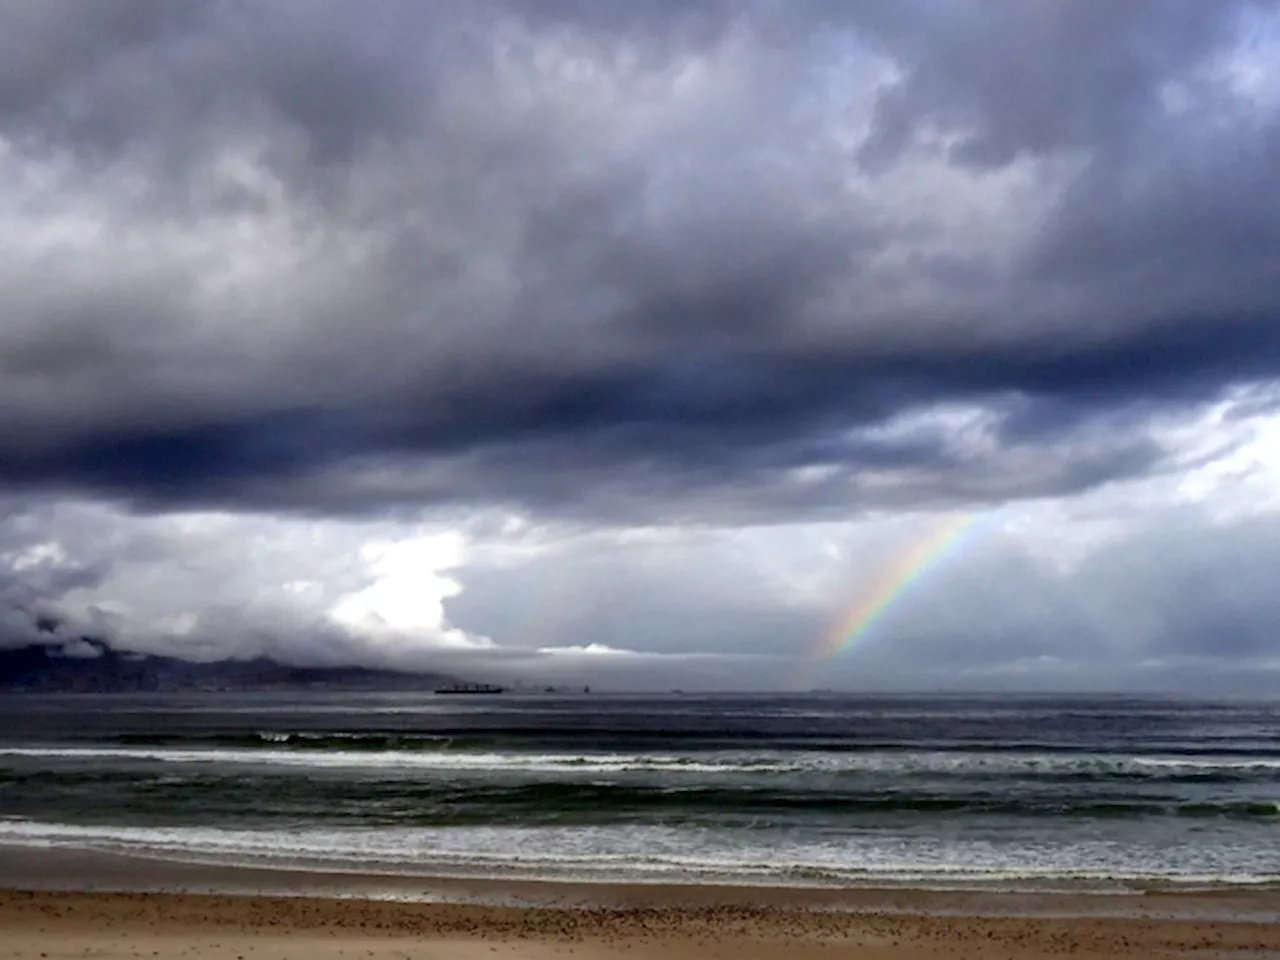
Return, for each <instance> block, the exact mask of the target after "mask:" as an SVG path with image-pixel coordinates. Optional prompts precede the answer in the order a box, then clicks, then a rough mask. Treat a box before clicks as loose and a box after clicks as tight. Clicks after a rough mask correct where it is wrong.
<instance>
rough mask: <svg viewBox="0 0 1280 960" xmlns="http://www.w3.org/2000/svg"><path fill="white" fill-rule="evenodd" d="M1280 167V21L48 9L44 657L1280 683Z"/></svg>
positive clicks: (10, 353)
mask: <svg viewBox="0 0 1280 960" xmlns="http://www.w3.org/2000/svg"><path fill="white" fill-rule="evenodd" d="M1278 170H1280V3H1276V2H1264V0H1219V2H1213V3H1208V2H1200V0H1134V2H1126V3H1099V2H1093V0H859V2H856V3H854V2H841V3H834V2H826V0H787V2H778V0H773V2H770V0H738V2H728V0H684V2H680V3H676V2H672V0H647V2H646V0H627V2H622V0H537V2H515V0H510V2H489V0H465V2H464V0H439V2H433V3H430V4H427V3H419V2H416V0H406V2H403V3H400V2H393V0H370V2H367V3H361V4H352V3H348V2H345V0H293V2H291V0H273V2H254V0H190V2H185V3H172V2H166V0H110V2H100V0H49V2H43V3H39V4H34V3H29V2H25V0H0V253H2V255H0V645H5V646H15V645H21V644H26V643H29V642H33V641H39V642H62V641H63V640H66V639H68V638H73V637H76V636H79V635H82V634H93V635H94V636H100V637H104V638H108V639H110V640H111V641H113V642H115V643H117V644H119V645H121V646H125V647H130V648H133V649H141V650H152V651H163V652H169V653H176V654H178V655H182V656H188V657H194V658H201V659H210V658H216V657H221V656H229V655H235V656H250V655H254V654H256V653H259V652H266V653H269V654H271V655H274V656H277V657H280V658H282V659H286V660H291V661H294V662H303V663H338V662H350V661H355V662H362V663H369V664H378V665H383V664H390V665H403V666H419V667H429V668H438V669H449V670H454V671H460V672H462V673H464V674H466V675H468V676H471V677H474V678H477V679H497V680H501V681H504V682H505V681H508V680H510V679H517V678H519V679H524V680H530V681H535V682H542V681H543V680H544V679H545V680H546V681H547V682H575V683H576V682H590V683H595V684H599V685H601V686H603V687H606V688H617V689H623V688H640V687H650V688H652V687H656V688H666V687H669V686H679V687H682V688H690V689H700V688H707V689H730V688H747V689H777V688H789V689H805V688H808V687H812V686H820V687H837V688H867V689H870V688H877V689H879V688H884V689H937V688H957V689H1052V690H1062V689H1071V690H1100V689H1106V690H1120V689H1131V690H1190V691H1203V692H1214V693H1219V692H1228V693H1230V692H1259V691H1260V692H1274V691H1275V690H1277V689H1280V630H1278V629H1277V625H1278V624H1280V590H1277V589H1276V586H1275V583H1276V581H1275V577H1276V572H1277V571H1280V185H1277V177H1276V171H1278ZM940 529H960V530H962V532H961V533H960V534H959V535H958V536H956V537H954V538H953V539H954V542H953V543H951V544H950V547H949V549H947V550H945V551H940V552H939V555H938V559H937V561H936V562H925V563H923V564H920V565H918V566H919V569H915V568H912V569H907V568H906V567H905V566H904V565H905V564H906V563H907V561H908V560H909V559H910V558H911V557H913V556H920V555H923V548H922V544H926V543H928V542H930V541H931V538H932V539H936V538H937V531H938V530H940ZM926 559H927V558H926ZM894 576H897V577H898V580H897V581H893V577H894ZM891 581H892V582H901V583H903V584H904V585H905V586H904V589H902V590H901V591H899V592H898V593H897V594H895V599H893V601H892V602H890V603H887V604H882V606H883V609H882V611H881V613H880V616H879V617H878V618H876V619H875V621H874V622H872V623H871V624H870V625H869V627H868V628H867V629H866V630H865V631H863V632H862V633H860V634H859V635H858V636H857V637H856V638H855V639H854V640H853V642H850V643H848V644H843V645H842V646H843V647H844V649H842V650H841V651H840V653H839V654H838V655H836V656H832V657H825V658H823V657H819V656H817V653H818V652H819V651H822V650H824V649H827V650H829V649H831V648H832V647H833V646H835V645H837V641H838V636H839V629H840V624H841V623H843V622H848V621H849V619H850V617H851V616H852V613H853V612H854V611H857V610H858V609H860V608H861V607H865V606H866V605H867V604H869V603H872V602H873V601H874V600H875V599H876V596H877V593H876V591H877V590H879V591H880V592H881V594H884V596H887V595H888V594H887V593H885V591H886V590H887V588H886V587H885V584H886V583H890V582H891ZM883 598H884V597H881V599H883ZM54 622H56V623H57V624H58V626H57V629H56V630H55V631H54V632H53V633H50V632H48V631H47V630H44V631H42V630H40V629H38V627H39V625H40V624H43V625H44V626H45V627H48V625H49V624H50V623H54Z"/></svg>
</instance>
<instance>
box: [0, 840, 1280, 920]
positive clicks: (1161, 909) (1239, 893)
mask: <svg viewBox="0 0 1280 960" xmlns="http://www.w3.org/2000/svg"><path fill="white" fill-rule="evenodd" d="M3 892H8V893H13V892H24V893H26V892H32V893H56V894H67V895H76V894H86V895H87V894H95V895H97V894H107V895H109V894H158V895H194V896H209V897H232V898H245V897H248V898H271V899H304V900H327V901H336V900H357V901H366V902H386V903H409V904H420V905H425V904H441V905H470V906H476V907H492V908H531V909H544V908H551V909H560V910H627V909H636V908H641V909H668V908H678V907H699V908H701V907H730V908H768V909H778V910H783V911H804V912H820V913H826V914H854V915H856V914H862V915H868V914H875V915H895V916H935V917H941V916H967V917H991V918H1002V917H1008V918H1018V917H1022V918H1114V919H1138V920H1168V921H1196V922H1199V921H1205V922H1209V921H1212V922H1218V921H1227V922H1259V923H1270V924H1275V925H1276V926H1277V927H1278V928H1280V889H1276V888H1274V887H1265V888H1249V887H1223V888H1219V889H1211V890H1202V889H1196V890H1182V891H1169V890H1155V889H1153V890H1146V891H1142V890H1132V891H1127V892H1117V891H1098V890H1091V889H1080V890H1074V891H1072V890H1067V891H1053V892H1045V891H1036V890H1018V889H945V888H931V887H927V886H880V887H877V886H846V887H832V886H765V885H746V884H720V883H693V882H678V881H677V882H670V883H653V882H612V881H576V880H560V879H545V880H544V879H515V878H500V877H455V876H435V875H430V874H426V873H424V874H414V875H409V874H384V873H376V872H371V871H369V872H361V871H337V870H324V871H321V870H312V869H291V868H285V867H265V866H257V865H253V866H242V865H230V864H207V863H193V862H186V861H179V860H169V859H153V858H150V857H142V856H135V855H130V854H119V853H109V852H103V851H96V850H81V849H72V848H42V847H26V846H21V845H11V844H0V893H3Z"/></svg>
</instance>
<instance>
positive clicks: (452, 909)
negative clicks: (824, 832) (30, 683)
mask: <svg viewBox="0 0 1280 960" xmlns="http://www.w3.org/2000/svg"><path fill="white" fill-rule="evenodd" d="M0 930H3V931H4V936H3V937H0V960H28V958H34V957H37V956H41V957H58V956H63V957H71V956H93V957H96V958H98V960H126V958H137V957H146V956H158V957H164V956H179V955H181V956H186V957H189V958H196V960H246V958H248V957H250V956H251V957H253V958H254V960H287V958H296V957H299V956H306V957H307V958H308V960H349V958H351V957H372V958H377V957H397V958H408V957H430V958H432V960H478V958H481V957H486V958H494V957H499V958H502V957H510V958H513V960H515V958H520V960H550V958H565V957H570V956H572V957H574V958H575V960H621V958H623V957H626V958H628V960H659V958H661V960H829V958H831V957H833V956H840V957H845V958H849V960H923V958H925V957H930V958H933V960H962V958H973V957H981V958H983V960H1048V958H1050V957H1057V956H1061V955H1062V954H1064V953H1070V954H1072V955H1074V956H1078V957H1092V958H1095V960H1111V958H1137V957H1143V958H1149V957H1193V956H1200V957H1213V958H1218V960H1221V958H1228V957H1234V958H1238V960H1246V958H1248V960H1256V958H1260V957H1275V956H1280V925H1278V924H1276V923H1267V922H1260V921H1257V920H1243V919H1234V920H1227V919H1219V920H1206V919H1186V918H1184V919H1157V918H1151V917H1111V916H1052V917H1033V916H997V917H989V916H984V915H981V914H972V913H947V914H933V913H906V914H895V913H890V912H874V911H872V912H860V913H840V912H835V913H833V912H823V911H817V910H813V909H805V908H797V907H788V906H783V905H769V904H754V905H748V904H739V905H733V904H727V905H714V904H698V903H684V904H669V905H665V906H662V905H655V904H631V905H628V906H625V907H623V906H619V907H615V908H604V907H593V908H582V907H578V908H571V909H566V908H564V907H552V906H544V907H531V906H524V907H514V906H505V907H504V906H482V905H476V904H465V903H422V902H412V903H405V902H388V901H378V900H361V899H342V900H336V899H324V898H320V897H266V896H249V895H242V896H230V895H211V894H189V893H188V894H182V893H132V894H131V893H91V892H66V891H64V892H56V891H47V892H33V891H28V892H20V891H19V892H0Z"/></svg>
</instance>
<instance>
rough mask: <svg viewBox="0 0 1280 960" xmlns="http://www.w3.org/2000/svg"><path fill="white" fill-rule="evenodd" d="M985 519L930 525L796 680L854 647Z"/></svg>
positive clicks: (867, 589)
mask: <svg viewBox="0 0 1280 960" xmlns="http://www.w3.org/2000/svg"><path fill="white" fill-rule="evenodd" d="M984 515H985V514H977V513H964V514H947V515H946V516H943V517H940V518H938V519H937V520H935V521H934V522H932V523H930V524H929V526H928V528H927V529H926V530H925V531H924V533H923V534H922V535H921V536H919V537H916V538H915V539H913V540H911V541H910V542H909V543H907V545H906V546H905V547H903V548H902V549H901V550H899V551H898V552H897V553H896V554H895V555H894V556H893V558H892V559H891V560H890V561H889V563H887V564H885V566H884V567H883V569H881V570H880V572H879V573H878V574H877V575H876V576H875V578H874V579H873V580H871V581H870V582H869V583H867V584H866V586H864V587H863V589H862V590H860V591H859V592H858V595H857V597H856V598H855V599H854V601H853V603H851V604H849V605H848V606H847V607H845V608H843V609H842V610H841V612H840V615H839V616H838V617H837V618H836V619H835V621H834V622H833V623H832V624H831V626H830V627H829V628H828V629H827V630H826V632H825V633H823V635H822V637H821V638H820V639H819V641H818V643H817V644H815V645H814V647H813V649H812V650H811V651H810V652H809V654H808V656H807V657H805V658H804V660H802V661H801V664H800V667H799V669H798V670H797V680H798V681H799V682H800V683H804V682H805V681H806V680H807V678H808V677H809V676H810V675H811V674H812V672H813V671H814V670H815V669H817V667H818V666H819V665H820V664H821V663H822V662H823V661H825V660H829V659H830V658H832V657H834V656H836V655H838V654H840V653H842V652H843V651H845V650H848V649H850V648H852V647H855V646H857V645H858V643H860V642H861V641H862V640H864V639H866V637H867V636H868V635H869V634H870V633H871V631H872V628H874V627H875V625H876V624H877V623H879V622H880V621H881V620H882V619H883V618H884V617H885V615H886V614H887V613H888V612H889V611H890V610H892V609H893V608H894V607H895V606H896V605H897V604H898V602H899V601H901V600H902V598H903V597H905V596H907V594H909V593H910V592H911V591H912V589H913V588H915V587H917V586H918V585H919V584H920V583H921V582H922V581H923V580H925V578H926V577H927V576H928V575H929V574H930V573H932V572H933V571H934V570H937V569H938V567H939V566H940V565H942V563H943V561H945V560H946V559H947V558H948V557H949V556H951V555H952V554H953V553H954V552H955V551H956V548H957V547H959V546H960V544H961V543H962V542H963V541H964V540H965V539H966V536H967V535H968V534H969V533H970V532H971V531H972V530H974V529H975V527H976V526H977V525H978V521H979V520H981V519H982V517H983V516H984Z"/></svg>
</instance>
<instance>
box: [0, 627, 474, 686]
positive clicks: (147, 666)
mask: <svg viewBox="0 0 1280 960" xmlns="http://www.w3.org/2000/svg"><path fill="white" fill-rule="evenodd" d="M458 682H459V681H458V680H457V678H456V677H451V676H445V675H443V674H436V673H402V672H399V671H396V670H374V669H370V668H368V667H356V666H347V667H297V666H291V665H289V664H284V663H280V662H278V661H276V660H271V659H269V658H267V657H256V658H254V659H252V660H218V661H215V662H212V663H194V662H192V661H189V660H179V659H178V658H176V657H163V656H156V655H154V654H144V653H132V652H127V651H120V650H116V649H114V648H112V647H111V646H109V645H108V644H106V643H104V642H103V641H101V640H97V639H94V638H90V637H83V638H81V639H80V641H79V642H77V643H74V644H69V645H67V646H60V645H57V644H52V645H46V644H31V645H29V646H25V647H18V648H16V649H9V650H0V693H6V692H7V693H12V692H28V693H146V692H152V691H155V692H163V691H197V690H208V691H214V690H222V691H231V692H251V691H261V690H278V691H287V690H315V689H322V690H353V691H357V690H391V691H394V690H404V691H413V690H433V689H435V688H437V687H441V686H448V685H451V684H456V683H458Z"/></svg>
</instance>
